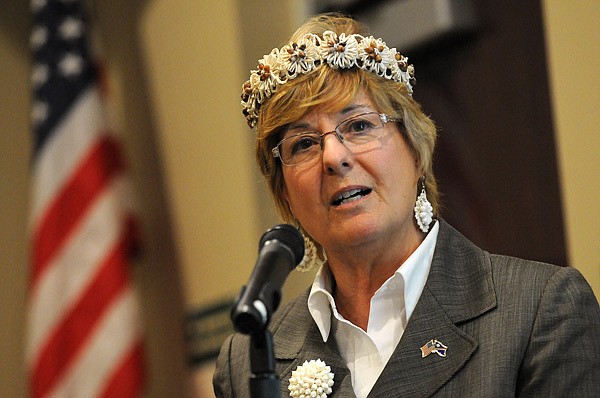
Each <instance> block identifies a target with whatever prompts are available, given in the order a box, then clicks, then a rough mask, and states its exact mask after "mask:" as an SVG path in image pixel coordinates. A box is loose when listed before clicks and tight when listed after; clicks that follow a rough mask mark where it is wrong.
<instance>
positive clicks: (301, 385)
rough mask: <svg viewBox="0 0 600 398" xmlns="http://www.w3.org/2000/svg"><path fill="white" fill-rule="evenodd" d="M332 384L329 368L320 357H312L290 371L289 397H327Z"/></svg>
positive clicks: (331, 374)
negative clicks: (315, 358)
mask: <svg viewBox="0 0 600 398" xmlns="http://www.w3.org/2000/svg"><path fill="white" fill-rule="evenodd" d="M332 386H333V373H331V368H330V367H329V366H327V365H326V364H325V362H323V361H321V360H320V359H317V360H316V361H315V360H314V359H313V360H310V361H304V363H303V364H302V365H300V366H298V367H297V368H296V370H294V371H292V377H290V385H289V386H288V390H290V397H294V398H327V395H328V394H331V387H332Z"/></svg>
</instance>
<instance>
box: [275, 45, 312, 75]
mask: <svg viewBox="0 0 600 398" xmlns="http://www.w3.org/2000/svg"><path fill="white" fill-rule="evenodd" d="M311 39H312V38H311V37H310V36H305V37H304V39H303V40H300V41H299V42H298V43H290V44H288V45H287V46H283V47H282V48H281V50H280V54H281V66H282V69H283V70H284V71H286V72H287V78H288V79H294V78H296V76H298V75H299V74H304V73H308V72H310V71H311V70H313V69H314V68H315V66H316V65H315V62H318V61H320V57H319V49H318V48H317V45H316V44H315V41H314V40H311Z"/></svg>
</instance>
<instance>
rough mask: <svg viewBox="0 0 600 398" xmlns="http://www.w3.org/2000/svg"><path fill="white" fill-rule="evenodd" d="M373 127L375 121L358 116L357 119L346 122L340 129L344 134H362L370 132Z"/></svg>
mask: <svg viewBox="0 0 600 398" xmlns="http://www.w3.org/2000/svg"><path fill="white" fill-rule="evenodd" d="M373 128H375V123H373V122H372V121H371V120H369V118H367V117H358V118H355V119H351V120H348V121H347V122H346V123H344V125H343V126H340V130H341V132H342V134H355V135H360V134H364V133H368V132H369V131H371V130H372V129H373Z"/></svg>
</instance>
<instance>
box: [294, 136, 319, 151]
mask: <svg viewBox="0 0 600 398" xmlns="http://www.w3.org/2000/svg"><path fill="white" fill-rule="evenodd" d="M318 145H319V136H318V135H315V134H299V135H297V136H294V137H290V138H289V147H288V148H289V151H290V154H291V155H295V154H298V153H302V152H306V151H309V150H311V149H312V148H315V147H316V146H318Z"/></svg>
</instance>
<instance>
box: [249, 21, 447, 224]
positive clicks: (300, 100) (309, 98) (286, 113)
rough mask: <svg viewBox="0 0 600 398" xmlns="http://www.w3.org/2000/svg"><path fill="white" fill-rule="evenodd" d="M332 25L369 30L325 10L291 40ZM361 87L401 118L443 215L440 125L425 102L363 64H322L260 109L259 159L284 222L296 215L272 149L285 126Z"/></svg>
mask: <svg viewBox="0 0 600 398" xmlns="http://www.w3.org/2000/svg"><path fill="white" fill-rule="evenodd" d="M327 30H331V31H334V32H335V33H337V34H338V35H339V34H341V33H346V34H353V33H359V34H363V35H364V34H365V28H364V27H363V25H361V24H360V23H359V22H357V21H356V20H354V19H352V18H349V17H346V16H344V15H341V14H321V15H317V16H315V17H312V18H311V19H309V20H308V21H306V22H305V23H304V24H303V25H302V26H301V27H300V28H298V30H297V31H296V32H295V33H294V34H293V35H292V37H291V41H296V40H297V39H298V38H299V37H302V36H304V35H305V34H307V33H313V34H318V35H322V34H323V32H325V31H327ZM361 90H364V92H365V93H366V94H367V95H368V96H369V97H370V99H371V100H372V101H373V103H374V106H375V107H376V109H377V111H378V112H381V113H385V114H387V115H388V116H390V117H392V118H398V119H399V120H401V121H400V122H397V124H398V127H399V129H400V131H401V133H402V135H403V137H404V139H405V140H406V142H407V144H408V146H409V148H410V150H411V152H412V154H413V156H414V158H415V161H416V164H417V168H418V169H419V172H420V173H421V174H422V175H423V176H424V177H425V188H426V190H427V197H428V199H429V201H430V202H431V204H432V206H433V209H434V215H436V216H437V215H438V212H439V194H438V190H437V183H436V181H435V178H434V175H433V164H432V158H433V150H434V147H435V141H436V128H435V125H434V123H433V122H432V121H431V120H430V119H429V118H428V117H427V116H426V115H425V114H424V113H423V111H422V110H421V106H420V105H419V104H418V103H417V102H416V101H414V100H413V99H412V97H411V95H410V94H409V92H408V90H407V88H406V86H405V85H404V84H402V83H397V82H395V81H393V80H388V79H385V78H382V77H379V76H377V75H375V74H373V73H371V72H368V71H364V70H362V69H359V68H353V69H343V70H342V69H332V68H329V67H328V66H327V65H320V66H319V67H317V68H316V69H315V70H314V71H312V72H310V73H308V74H306V75H302V76H299V77H297V78H296V79H294V80H291V81H288V82H287V83H286V84H283V85H281V86H279V87H278V88H277V91H276V92H275V93H274V94H273V95H272V96H271V98H269V99H268V100H267V101H265V103H263V104H262V107H261V109H260V112H259V117H258V123H257V137H256V159H257V162H258V165H259V167H260V170H261V172H262V174H263V175H264V177H265V179H266V181H267V183H268V185H269V188H270V190H271V193H272V195H273V197H274V199H275V204H276V206H277V209H278V211H279V213H280V215H281V216H282V218H283V219H284V221H286V222H293V221H294V216H293V214H292V212H291V210H290V208H289V205H288V203H287V201H286V199H285V197H284V194H283V192H284V184H285V181H284V178H283V170H282V165H281V162H279V161H277V159H275V158H273V155H272V153H271V149H272V148H274V147H275V146H276V145H277V143H278V142H279V141H280V140H281V136H282V132H283V130H284V129H285V127H286V126H287V125H289V124H290V123H292V122H295V121H297V120H298V119H300V118H302V117H303V116H304V115H305V114H307V113H309V112H310V111H311V110H313V109H314V108H315V107H317V106H319V107H323V110H325V111H330V112H335V111H338V110H340V109H342V108H343V107H344V106H346V105H347V104H348V103H350V101H351V100H352V99H353V98H354V97H355V96H356V94H357V93H358V92H359V91H361ZM418 192H420V189H418V190H417V193H418ZM415 199H416V198H415Z"/></svg>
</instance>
